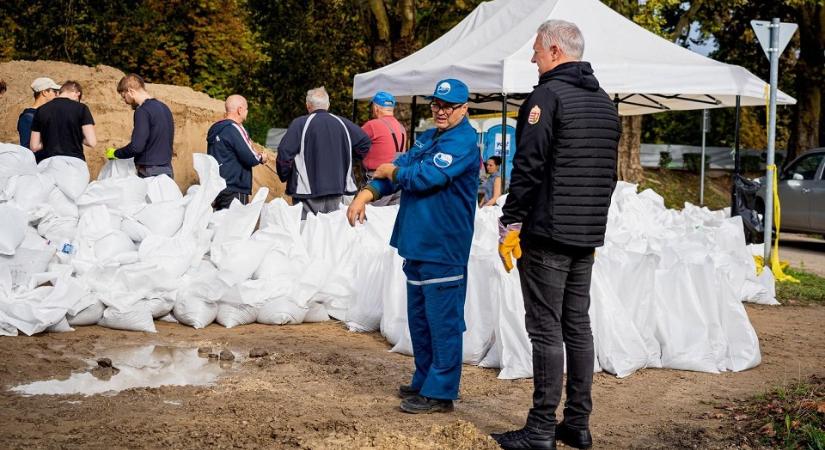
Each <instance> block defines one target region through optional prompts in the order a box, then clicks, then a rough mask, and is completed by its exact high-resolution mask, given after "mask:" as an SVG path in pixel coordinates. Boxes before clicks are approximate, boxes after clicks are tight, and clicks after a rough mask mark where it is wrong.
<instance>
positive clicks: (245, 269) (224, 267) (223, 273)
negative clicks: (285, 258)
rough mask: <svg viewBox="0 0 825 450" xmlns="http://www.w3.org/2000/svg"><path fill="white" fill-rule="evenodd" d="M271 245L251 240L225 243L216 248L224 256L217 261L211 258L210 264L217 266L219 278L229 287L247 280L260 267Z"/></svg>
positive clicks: (270, 243)
mask: <svg viewBox="0 0 825 450" xmlns="http://www.w3.org/2000/svg"><path fill="white" fill-rule="evenodd" d="M272 245H273V243H272V242H266V241H254V240H252V239H243V240H239V241H232V242H226V243H224V244H221V245H220V246H218V247H217V250H218V251H219V252H220V253H221V254H223V255H224V256H223V257H222V258H220V259H218V260H215V258H212V262H214V263H215V265H216V266H218V270H220V275H219V276H220V277H221V278H222V279H223V280H224V282H226V284H227V285H230V286H231V285H234V284H237V283H241V282H242V281H244V280H248V279H249V278H250V277H251V276H252V274H254V273H255V270H257V269H258V266H260V265H261V261H263V259H264V257H265V256H266V254H267V252H269V249H270V248H271V247H272ZM213 250H215V247H213Z"/></svg>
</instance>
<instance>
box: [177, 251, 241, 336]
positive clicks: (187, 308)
mask: <svg viewBox="0 0 825 450" xmlns="http://www.w3.org/2000/svg"><path fill="white" fill-rule="evenodd" d="M216 274H217V269H215V268H214V267H213V266H211V265H209V264H201V265H200V266H199V267H197V268H196V269H193V270H192V271H191V274H188V275H187V277H188V278H190V280H191V281H189V282H188V283H186V285H184V286H182V287H181V288H180V289H179V290H178V292H177V298H176V302H175V307H174V309H173V310H172V312H173V314H174V315H175V319H177V320H178V321H179V322H180V323H183V324H186V325H189V326H191V327H193V328H205V327H206V326H207V325H209V324H210V323H212V322H214V321H215V319H216V318H217V315H218V304H217V302H218V300H219V299H220V298H221V297H223V296H224V294H225V293H226V291H227V289H229V286H228V285H226V283H224V282H223V281H222V280H221V279H220V278H219V277H217V276H216Z"/></svg>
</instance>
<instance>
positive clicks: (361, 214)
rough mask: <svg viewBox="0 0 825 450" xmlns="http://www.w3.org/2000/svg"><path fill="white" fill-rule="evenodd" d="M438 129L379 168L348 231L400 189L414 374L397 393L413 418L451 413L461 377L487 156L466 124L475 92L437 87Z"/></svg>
mask: <svg viewBox="0 0 825 450" xmlns="http://www.w3.org/2000/svg"><path fill="white" fill-rule="evenodd" d="M430 99H431V100H432V103H431V104H430V108H431V109H432V112H433V119H434V121H435V129H432V130H428V131H426V132H425V133H424V134H422V135H421V136H420V137H419V138H418V139H417V140H416V141H415V145H414V146H413V147H412V148H411V149H410V151H408V152H407V153H404V154H402V155H400V156H399V157H398V158H396V160H395V162H394V163H391V164H389V163H388V164H382V165H380V166H378V168H377V169H376V170H375V173H374V174H373V177H374V179H373V181H371V182H370V183H369V184H368V185H367V186H366V187H365V188H364V189H363V190H361V191H360V192H359V193H358V195H357V196H356V198H355V199H354V200H353V202H352V204H350V206H349V209H348V210H347V219H348V220H349V222H350V225H352V226H355V223H356V222H360V223H364V220H365V219H366V214H365V213H366V204H367V203H369V202H371V201H375V200H378V199H380V198H381V197H383V196H386V195H390V194H392V193H393V192H396V191H399V190H400V191H401V207H400V208H399V210H398V216H397V217H396V219H395V227H394V228H393V232H392V238H391V239H390V245H392V246H393V247H395V248H397V249H398V254H399V255H401V256H402V257H403V258H404V259H405V262H404V274H405V275H406V276H407V322H408V325H409V328H410V336H411V338H412V345H413V352H414V354H415V373H414V375H413V377H412V382H411V383H410V384H409V385H402V386H401V387H400V388H399V395H400V396H401V398H402V399H403V400H402V401H401V410H402V411H404V412H408V413H431V412H447V411H452V410H453V400H455V399H456V398H458V384H459V381H460V379H461V362H462V344H461V340H462V333H463V332H464V330H465V329H466V327H465V324H464V297H465V294H466V292H467V260H468V259H469V256H470V244H471V242H472V239H473V224H474V218H475V209H476V191H477V190H478V171H479V169H480V167H481V157H480V155H479V152H478V147H476V133H475V130H474V129H473V127H472V126H471V125H470V123H469V121H468V120H467V118H466V115H467V101H468V99H469V90H468V89H467V85H465V84H464V83H462V82H461V81H459V80H455V79H447V80H442V81H439V82H438V84H437V85H436V88H435V92H434V93H433V95H432V96H431V97H430Z"/></svg>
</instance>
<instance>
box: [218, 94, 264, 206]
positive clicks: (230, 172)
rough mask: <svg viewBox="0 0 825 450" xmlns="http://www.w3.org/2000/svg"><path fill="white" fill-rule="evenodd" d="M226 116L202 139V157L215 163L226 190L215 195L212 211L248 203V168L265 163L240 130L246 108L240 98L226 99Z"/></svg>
mask: <svg viewBox="0 0 825 450" xmlns="http://www.w3.org/2000/svg"><path fill="white" fill-rule="evenodd" d="M225 107H226V115H224V118H223V120H220V121H218V122H215V124H214V125H212V126H211V127H210V128H209V132H208V133H207V136H206V145H207V147H206V153H208V154H209V155H211V156H212V157H214V158H215V160H217V161H218V165H219V166H220V171H221V177H223V179H224V180H226V189H224V190H223V191H221V193H220V194H218V197H217V198H215V202H214V203H213V206H214V207H215V209H216V210H221V209H225V208H229V205H230V204H231V203H232V200H234V199H238V201H240V202H241V203H242V204H244V205H245V204H247V203H248V202H249V194H251V193H252V168H253V167H255V166H257V165H258V164H263V163H265V162H266V153H258V152H256V151H255V149H254V148H252V140H251V139H249V133H247V132H246V129H244V127H243V123H244V121H245V120H246V116H247V114H249V105H248V104H247V102H246V99H245V98H243V97H241V96H240V95H230V96H229V97H227V98H226V105H225Z"/></svg>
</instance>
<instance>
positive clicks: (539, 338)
mask: <svg viewBox="0 0 825 450" xmlns="http://www.w3.org/2000/svg"><path fill="white" fill-rule="evenodd" d="M522 252H523V255H522V257H521V259H519V261H518V269H519V276H520V279H521V291H522V294H523V296H524V309H525V311H526V327H527V333H528V334H529V336H530V341H531V342H532V344H533V384H534V391H533V407H532V408H531V409H530V413H529V415H528V416H527V426H528V427H529V428H531V429H533V430H535V431H538V432H541V433H553V432H554V431H555V426H556V408H557V407H558V404H559V402H560V400H561V390H562V374H563V370H564V357H565V352H566V354H567V355H566V356H567V389H566V393H567V400H566V402H565V404H564V421H565V424H567V425H568V426H570V427H571V428H579V429H581V428H587V426H588V422H589V418H590V413H591V411H592V410H593V402H592V399H591V395H590V391H591V385H592V383H593V358H594V354H593V333H592V332H591V330H590V316H589V314H588V310H589V309H590V277H591V274H592V268H593V249H583V248H578V247H569V246H563V245H557V244H545V245H538V244H536V245H530V244H527V243H525V245H523V247H522ZM562 342H563V343H564V347H562Z"/></svg>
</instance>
